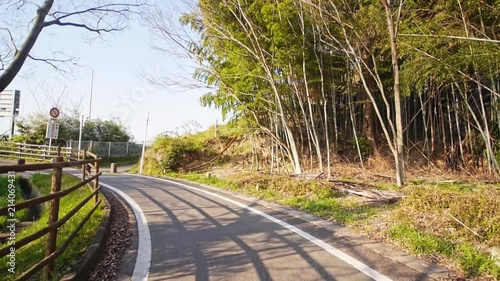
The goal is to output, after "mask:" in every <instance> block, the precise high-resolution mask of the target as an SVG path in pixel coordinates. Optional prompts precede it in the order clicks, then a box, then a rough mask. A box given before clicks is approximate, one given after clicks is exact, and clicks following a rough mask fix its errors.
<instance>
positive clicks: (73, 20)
mask: <svg viewBox="0 0 500 281" xmlns="http://www.w3.org/2000/svg"><path fill="white" fill-rule="evenodd" d="M38 2H41V1H38ZM55 2H56V1H54V0H45V1H43V2H42V3H41V4H38V3H36V2H31V1H29V2H28V1H24V0H10V1H1V2H0V9H6V11H7V13H16V14H20V15H22V14H23V13H25V12H26V13H33V12H34V14H35V16H34V17H33V18H31V19H30V21H29V22H30V27H29V32H28V33H27V34H26V35H25V36H24V38H23V39H22V43H21V44H20V45H19V46H18V44H17V42H16V38H15V36H14V34H13V32H11V27H2V26H0V30H1V31H3V38H2V39H6V38H7V40H2V41H4V42H7V43H5V44H4V45H3V46H1V47H2V48H1V49H0V50H1V51H2V52H3V53H0V92H1V91H3V90H4V89H5V88H7V86H8V85H9V84H10V83H11V82H12V80H13V79H14V77H16V75H17V74H18V73H19V71H20V70H21V68H22V66H23V65H24V63H25V62H26V59H28V58H30V59H32V60H35V61H43V62H46V63H48V64H49V65H51V66H53V67H54V68H56V69H57V68H58V67H57V65H56V64H57V63H61V62H65V61H67V60H64V59H57V58H37V57H35V56H34V55H33V54H31V50H32V48H33V46H34V45H35V43H36V41H37V39H38V37H39V35H40V34H41V32H42V31H43V30H44V29H46V28H49V27H53V26H63V27H76V28H81V29H85V30H87V31H89V32H93V33H96V34H98V35H101V34H102V33H108V32H113V31H120V30H123V29H124V28H125V27H126V25H127V21H128V19H129V17H130V15H131V14H133V13H136V12H137V11H136V9H137V8H138V7H140V6H141V5H142V4H143V3H139V2H136V1H131V2H127V1H95V2H94V1H71V3H69V2H67V3H64V1H60V3H59V1H57V2H58V4H59V5H55V4H56V3H55ZM33 10H35V11H33Z"/></svg>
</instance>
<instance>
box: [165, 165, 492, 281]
mask: <svg viewBox="0 0 500 281" xmlns="http://www.w3.org/2000/svg"><path fill="white" fill-rule="evenodd" d="M166 175H167V176H170V177H175V178H182V179H186V180H190V181H194V182H198V183H203V184H208V185H211V186H215V187H218V188H222V189H226V190H232V191H236V192H239V193H242V194H245V195H249V196H253V197H257V198H260V199H263V200H266V201H269V202H274V203H278V204H281V205H285V206H290V207H293V208H296V209H300V210H303V211H305V212H308V213H311V214H314V215H317V216H319V217H322V218H324V219H328V220H332V221H334V222H336V223H338V224H343V225H347V226H349V227H351V228H353V229H355V230H357V231H358V232H362V233H365V234H367V235H368V236H370V237H372V238H376V239H382V240H385V241H389V242H392V243H394V244H396V245H398V246H399V247H400V248H402V249H404V250H407V251H409V252H412V253H414V254H417V255H419V256H422V257H426V258H431V259H433V260H434V261H439V262H441V263H443V264H446V265H447V266H450V267H452V268H454V269H456V270H458V271H460V272H461V273H462V274H463V275H464V276H465V277H470V278H474V277H481V278H482V279H481V280H485V279H486V280H488V279H491V280H495V279H496V280H498V279H500V268H499V267H498V266H496V265H495V264H494V262H493V260H492V259H491V258H490V256H489V249H490V247H492V246H495V245H499V244H500V235H499V233H500V188H499V187H498V186H480V185H474V184H468V183H463V184H432V183H414V184H411V185H408V186H407V187H405V188H403V189H399V190H398V192H400V193H403V194H404V195H405V197H404V198H403V199H401V200H400V201H399V202H397V203H394V204H380V203H371V202H368V201H366V200H363V199H362V198H360V197H356V196H346V195H344V194H341V193H338V192H336V191H334V190H333V189H332V187H333V186H332V183H327V182H324V181H320V180H303V179H297V178H290V177H286V176H271V175H263V174H255V173H240V174H233V175H229V176H227V177H225V178H223V179H222V178H217V177H215V176H210V177H207V176H206V175H203V174H179V173H167V174H166ZM382 188H383V189H388V188H391V186H390V185H387V184H384V185H383V187H382Z"/></svg>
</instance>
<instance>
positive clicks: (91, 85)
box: [89, 68, 94, 121]
mask: <svg viewBox="0 0 500 281" xmlns="http://www.w3.org/2000/svg"><path fill="white" fill-rule="evenodd" d="M93 92H94V69H93V68H92V80H91V81H90V104H89V121H90V119H91V118H92V93H93Z"/></svg>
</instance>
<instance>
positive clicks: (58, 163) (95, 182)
mask: <svg viewBox="0 0 500 281" xmlns="http://www.w3.org/2000/svg"><path fill="white" fill-rule="evenodd" d="M81 155H82V156H83V160H75V159H74V158H72V157H68V160H67V161H64V160H63V157H61V156H56V157H54V158H53V160H52V163H43V164H25V165H10V166H0V174H5V173H8V172H26V171H41V170H47V169H51V170H52V179H51V192H50V194H48V195H44V196H40V197H37V198H34V199H30V200H26V201H22V202H19V203H17V204H15V207H14V209H13V208H12V207H8V206H7V207H3V208H0V216H7V217H9V216H10V214H11V213H12V212H17V211H19V210H22V209H26V208H30V207H33V206H36V205H38V204H41V203H43V202H48V201H50V207H49V221H48V225H47V226H46V227H44V228H43V229H41V230H39V231H37V232H35V233H33V234H31V235H29V236H26V237H24V238H22V239H20V240H18V241H16V244H15V247H16V250H17V249H19V248H21V247H23V246H25V245H27V244H29V243H31V242H33V241H35V240H38V239H42V238H43V236H46V239H47V244H46V248H45V255H44V258H43V259H41V260H40V261H38V263H36V264H35V265H33V266H32V267H31V268H30V269H28V270H27V271H25V272H23V273H22V274H21V275H20V276H19V277H18V279H17V280H28V279H29V278H30V277H31V276H33V275H34V274H35V273H37V272H39V271H40V270H41V269H42V268H45V270H44V273H43V278H44V280H52V279H53V276H54V265H55V260H56V258H57V257H58V256H59V255H61V253H62V252H63V251H64V250H65V249H66V248H67V247H68V245H69V244H70V242H71V240H73V238H75V236H76V235H77V234H78V232H79V231H80V229H82V227H83V226H84V225H85V223H86V222H87V221H88V220H89V218H90V217H91V216H92V214H93V213H94V211H95V210H96V209H97V207H98V206H99V204H100V203H101V200H100V199H99V190H100V186H99V176H100V175H101V172H99V165H100V162H101V159H100V158H98V157H97V156H96V155H94V154H92V153H88V152H85V151H84V152H83V153H82V154H81ZM88 157H89V158H90V159H86V158H88ZM69 167H78V168H80V169H81V181H80V182H79V183H78V184H76V185H74V186H72V187H70V188H67V189H64V190H61V181H62V173H63V169H64V168H69ZM85 185H88V186H89V187H90V188H91V191H92V193H91V194H89V195H88V196H87V197H86V198H84V199H83V200H82V201H81V202H80V203H79V204H78V205H77V206H76V207H75V208H73V209H72V210H71V211H69V212H68V213H67V214H65V215H64V216H63V217H62V218H59V217H58V216H59V201H60V199H61V198H62V197H64V196H66V195H68V194H70V193H72V192H74V191H75V190H77V189H79V188H81V187H83V186H85ZM2 188H3V187H2ZM92 198H93V203H94V204H93V207H92V209H91V210H90V211H89V212H88V214H87V215H86V216H85V217H84V219H83V220H82V221H81V222H80V223H79V224H78V226H77V227H76V229H75V230H73V232H72V233H71V234H70V235H69V236H68V238H67V239H66V240H64V241H59V243H60V246H59V248H56V245H57V242H58V238H57V231H58V229H59V228H60V227H61V226H63V225H64V224H65V223H66V222H67V221H68V220H69V219H70V218H71V217H73V216H74V215H75V214H76V213H77V212H78V211H79V210H80V209H81V208H82V207H83V206H84V205H85V204H86V203H87V202H88V201H90V200H91V199H92ZM10 247H11V246H9V245H7V246H5V247H3V248H1V249H0V258H2V257H4V256H6V255H8V254H9V253H10ZM2 274H5V273H2Z"/></svg>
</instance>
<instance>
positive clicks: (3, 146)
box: [0, 141, 74, 162]
mask: <svg viewBox="0 0 500 281" xmlns="http://www.w3.org/2000/svg"><path fill="white" fill-rule="evenodd" d="M73 154H74V152H72V151H71V148H70V147H58V146H52V147H49V146H46V145H38V144H26V143H17V142H4V141H0V157H2V158H23V159H26V160H31V161H42V162H47V161H51V160H52V159H53V158H54V157H59V156H63V157H65V158H66V159H69V158H71V157H72V155H73Z"/></svg>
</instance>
